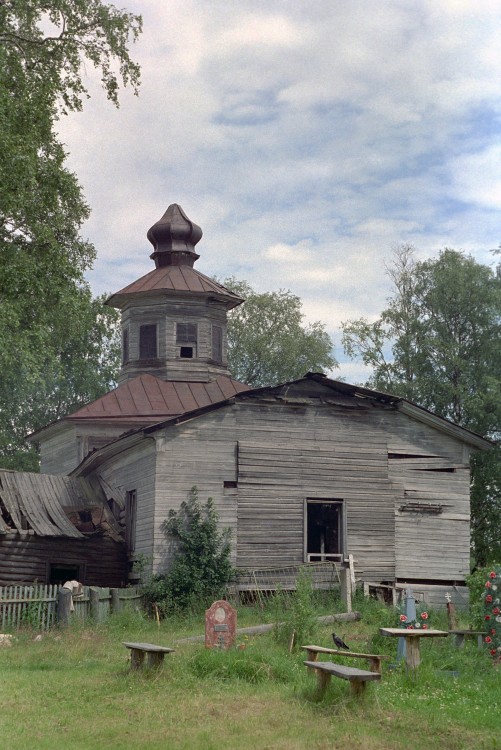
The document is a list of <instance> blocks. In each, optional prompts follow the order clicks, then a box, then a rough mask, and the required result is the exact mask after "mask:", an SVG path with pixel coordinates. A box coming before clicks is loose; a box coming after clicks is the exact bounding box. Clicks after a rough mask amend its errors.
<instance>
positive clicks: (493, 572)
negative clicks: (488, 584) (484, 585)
mask: <svg viewBox="0 0 501 750" xmlns="http://www.w3.org/2000/svg"><path fill="white" fill-rule="evenodd" d="M495 577H496V571H495V570H491V572H490V573H489V578H495Z"/></svg>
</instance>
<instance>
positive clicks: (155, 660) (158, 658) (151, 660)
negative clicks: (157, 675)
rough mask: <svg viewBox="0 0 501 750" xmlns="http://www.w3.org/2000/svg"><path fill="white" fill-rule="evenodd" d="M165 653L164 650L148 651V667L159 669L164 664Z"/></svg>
mask: <svg viewBox="0 0 501 750" xmlns="http://www.w3.org/2000/svg"><path fill="white" fill-rule="evenodd" d="M164 656H165V654H164V653H163V652H162V651H149V652H148V662H147V664H148V667H149V668H150V669H158V667H161V666H162V663H163V660H164Z"/></svg>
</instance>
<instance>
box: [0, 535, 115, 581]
mask: <svg viewBox="0 0 501 750" xmlns="http://www.w3.org/2000/svg"><path fill="white" fill-rule="evenodd" d="M50 564H57V565H70V566H72V565H80V566H81V570H82V571H83V575H82V576H81V578H82V580H81V581H80V583H83V584H85V585H87V586H125V585H127V583H128V577H127V569H128V565H127V556H126V553H125V545H124V544H123V543H120V542H114V541H113V540H112V539H109V538H108V537H105V536H94V537H90V538H88V539H70V538H65V537H39V536H35V535H33V534H14V533H12V534H11V533H8V534H2V535H1V536H0V585H2V586H7V585H9V584H14V583H32V582H33V581H37V582H39V583H49V580H48V574H49V565H50Z"/></svg>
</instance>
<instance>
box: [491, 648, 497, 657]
mask: <svg viewBox="0 0 501 750" xmlns="http://www.w3.org/2000/svg"><path fill="white" fill-rule="evenodd" d="M496 654H497V651H496V649H495V648H491V656H496Z"/></svg>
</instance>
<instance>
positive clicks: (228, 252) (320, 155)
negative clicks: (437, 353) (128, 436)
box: [60, 0, 501, 382]
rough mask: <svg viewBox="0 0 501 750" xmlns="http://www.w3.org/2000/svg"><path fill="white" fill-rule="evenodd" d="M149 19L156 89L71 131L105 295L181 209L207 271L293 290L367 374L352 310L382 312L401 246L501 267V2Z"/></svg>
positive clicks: (316, 4)
mask: <svg viewBox="0 0 501 750" xmlns="http://www.w3.org/2000/svg"><path fill="white" fill-rule="evenodd" d="M116 4H117V5H119V6H120V7H122V6H126V7H127V9H128V10H129V11H132V12H137V13H141V14H142V16H143V21H144V31H143V34H142V36H141V38H140V40H139V42H138V43H137V44H136V45H135V46H134V47H133V50H132V53H133V57H134V58H135V59H136V60H137V61H138V62H139V63H140V65H141V67H142V86H141V93H140V96H139V97H134V96H132V95H131V93H129V92H127V91H125V92H123V94H122V98H121V107H120V109H119V110H115V109H114V107H113V106H112V105H111V104H109V103H108V102H107V101H106V98H105V96H104V94H103V93H101V92H100V91H99V89H98V87H97V85H96V80H95V76H93V75H92V70H91V69H89V67H88V68H87V74H88V79H87V80H88V84H89V90H90V91H91V93H92V97H91V99H90V100H89V102H88V103H87V104H86V107H85V110H84V112H82V113H75V114H72V115H71V116H70V117H67V118H65V119H64V120H63V121H62V123H61V129H60V132H61V137H62V140H63V141H64V143H65V144H66V145H67V148H68V151H69V160H68V163H69V166H70V168H71V169H73V170H74V171H75V172H76V173H77V175H78V178H79V180H80V183H81V184H82V186H83V190H84V194H85V196H86V199H87V201H88V202H89V204H90V206H91V208H92V216H91V219H90V220H89V222H88V223H87V224H86V226H85V227H84V232H83V233H84V235H85V236H86V237H88V238H89V239H90V240H92V242H93V243H94V244H95V246H96V249H97V253H98V258H97V261H96V263H95V266H94V270H93V271H92V272H91V273H90V274H89V280H90V282H91V285H92V288H93V290H94V291H95V293H96V294H97V293H101V292H103V291H107V292H112V291H117V290H118V289H120V288H121V287H122V286H125V285H126V284H128V283H130V282H131V281H133V280H134V279H136V278H138V277H140V276H142V275H143V274H145V273H147V272H148V271H150V270H151V269H152V268H153V264H152V261H151V260H150V259H149V255H150V252H151V250H152V248H151V246H150V244H149V242H148V241H147V239H146V232H147V230H148V228H149V227H150V226H151V224H153V223H154V222H155V221H156V220H157V219H159V218H160V217H161V215H162V214H163V213H164V211H165V209H166V208H167V206H168V205H169V204H170V203H179V204H180V205H181V206H182V207H183V209H184V210H185V211H186V213H187V214H188V216H189V217H190V218H191V219H193V221H195V222H196V223H197V224H199V225H200V226H201V227H202V229H203V232H204V236H203V238H202V240H201V242H200V243H199V245H198V246H197V249H198V251H199V252H200V255H201V257H200V260H199V261H198V262H197V269H198V270H200V271H202V272H203V273H205V274H207V275H217V276H218V277H220V278H224V277H227V276H235V277H237V278H239V279H245V280H247V281H248V282H249V283H250V284H251V285H253V286H254V287H255V288H256V289H257V290H259V291H266V290H275V289H280V288H282V289H290V290H291V291H292V292H294V293H295V294H297V295H299V296H300V297H301V298H302V300H303V306H304V312H305V317H306V319H307V320H310V321H313V320H321V321H323V322H325V324H326V326H327V329H328V331H329V333H330V334H331V336H332V337H333V339H334V342H335V345H336V348H335V354H336V356H337V358H338V359H339V360H340V362H342V365H341V368H340V369H339V370H336V371H335V373H334V375H335V377H339V376H341V377H344V378H346V379H347V380H349V381H352V382H354V381H356V380H358V379H360V377H362V376H361V375H360V367H359V366H357V365H354V364H351V363H348V362H346V358H345V357H343V354H342V351H341V347H340V334H339V329H340V321H343V320H347V319H350V318H357V317H360V316H366V317H368V318H372V319H373V318H374V317H376V316H377V314H378V313H379V312H380V310H381V309H382V307H383V305H384V303H385V299H386V297H387V295H388V293H389V281H388V279H387V277H386V276H385V270H384V264H385V262H388V261H389V259H390V258H391V249H392V247H393V246H394V245H395V244H398V243H401V242H411V243H412V244H414V245H415V246H416V248H417V250H418V257H429V256H433V255H436V254H437V252H438V250H439V249H441V248H443V247H445V246H448V247H454V248H456V249H463V250H465V251H466V252H468V253H471V254H472V255H473V256H474V257H475V258H476V259H477V260H478V261H479V262H482V263H486V264H492V265H494V264H495V261H496V259H495V258H494V257H493V256H492V254H491V253H490V252H489V250H490V249H491V248H494V247H497V246H498V245H499V243H500V241H501V222H500V218H501V215H500V209H501V138H500V123H501V4H500V3H499V0H492V1H490V0H381V1H380V2H378V3H375V2H374V0H288V1H287V2H286V1H282V0H205V1H203V0H142V2H141V1H140V0H123V2H117V3H116Z"/></svg>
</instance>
